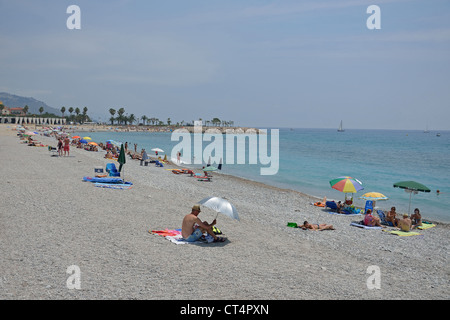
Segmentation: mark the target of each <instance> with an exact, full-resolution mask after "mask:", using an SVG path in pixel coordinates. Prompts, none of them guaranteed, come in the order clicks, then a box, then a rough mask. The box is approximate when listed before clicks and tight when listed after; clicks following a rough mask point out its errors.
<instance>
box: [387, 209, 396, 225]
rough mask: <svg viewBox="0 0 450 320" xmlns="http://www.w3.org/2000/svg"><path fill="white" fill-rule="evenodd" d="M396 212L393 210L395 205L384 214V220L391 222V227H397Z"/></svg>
mask: <svg viewBox="0 0 450 320" xmlns="http://www.w3.org/2000/svg"><path fill="white" fill-rule="evenodd" d="M396 215H397V212H395V207H392V208H391V211H388V213H387V214H386V221H387V222H388V223H390V224H391V226H392V227H396V228H397V227H398V219H397V217H396Z"/></svg>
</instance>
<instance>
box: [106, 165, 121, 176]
mask: <svg viewBox="0 0 450 320" xmlns="http://www.w3.org/2000/svg"><path fill="white" fill-rule="evenodd" d="M106 172H108V174H109V176H110V177H120V172H119V171H117V168H116V165H115V164H114V163H107V164H106Z"/></svg>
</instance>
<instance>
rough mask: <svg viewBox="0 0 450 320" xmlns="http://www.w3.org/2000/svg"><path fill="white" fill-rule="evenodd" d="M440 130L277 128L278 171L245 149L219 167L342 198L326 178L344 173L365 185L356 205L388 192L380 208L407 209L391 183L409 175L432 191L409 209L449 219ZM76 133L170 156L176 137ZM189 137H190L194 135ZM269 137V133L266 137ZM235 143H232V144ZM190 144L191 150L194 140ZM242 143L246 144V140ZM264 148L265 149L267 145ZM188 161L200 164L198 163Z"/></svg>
mask: <svg viewBox="0 0 450 320" xmlns="http://www.w3.org/2000/svg"><path fill="white" fill-rule="evenodd" d="M269 133H270V130H269ZM440 133H441V136H440V137H437V136H436V132H430V133H423V132H422V131H400V130H346V131H345V132H337V130H335V129H280V130H279V146H280V147H279V171H278V173H277V174H276V175H261V174H260V168H261V167H268V165H261V164H260V163H259V162H258V163H257V164H248V162H249V161H248V154H247V158H246V159H247V161H246V164H233V165H230V164H228V163H225V164H224V166H223V168H222V172H223V173H226V174H231V175H235V176H240V177H244V178H248V179H251V180H255V181H260V182H264V183H266V184H270V185H274V186H278V187H283V188H289V189H294V190H298V191H301V192H304V193H307V194H310V195H314V196H318V197H321V198H322V197H323V196H327V198H329V199H339V200H342V199H344V194H343V193H341V192H339V191H336V190H334V189H332V188H331V187H330V184H329V181H330V180H331V179H333V178H336V177H339V176H343V175H349V176H352V177H354V178H357V179H358V180H360V181H361V182H362V183H363V186H364V190H362V191H360V192H358V193H356V194H355V195H354V202H355V203H356V204H357V205H361V206H362V205H363V204H364V200H361V199H358V198H359V197H360V196H361V195H362V194H364V193H365V192H370V191H376V192H381V193H383V194H385V195H386V196H388V197H389V200H387V201H378V202H377V206H378V207H380V208H383V209H387V208H390V207H391V206H396V207H397V212H407V211H408V204H409V193H406V192H405V191H404V190H402V189H398V188H394V187H393V184H394V183H395V182H398V181H404V180H414V181H417V182H420V183H422V184H424V185H426V186H427V187H429V188H430V189H431V193H419V194H416V195H413V196H412V201H411V212H412V211H413V209H414V208H416V207H418V208H419V209H421V212H422V216H423V217H425V218H429V219H432V220H438V221H444V222H450V214H449V213H448V209H449V208H450V184H449V183H448V181H449V178H450V132H449V131H441V132H440ZM78 135H80V136H86V135H89V136H90V137H91V138H92V140H93V141H96V142H105V141H106V140H108V139H113V140H116V141H120V142H123V143H125V142H126V141H127V142H128V144H129V149H133V148H134V143H137V150H138V151H140V150H141V148H145V149H146V150H147V151H148V152H149V150H150V149H152V148H155V147H158V148H161V149H163V150H165V151H166V153H168V154H169V156H170V154H171V152H172V149H173V148H174V146H175V145H177V144H178V143H179V142H180V141H181V140H178V139H177V140H176V141H171V133H146V132H125V133H124V132H120V133H118V132H89V133H86V132H84V133H79V134H78ZM191 137H193V136H191ZM191 140H192V142H193V140H194V139H193V138H192V139H191ZM224 140H225V139H224ZM270 140H271V139H270V135H269V136H268V141H269V143H270ZM213 141H214V140H213ZM210 144H211V142H210V141H203V149H205V148H206V147H207V146H208V145H210ZM224 145H225V143H224ZM237 145H238V143H235V148H236V147H237ZM191 146H192V150H191V151H192V154H194V146H193V143H192V144H191ZM245 146H247V147H248V142H246V143H245ZM247 149H248V148H247ZM268 150H269V154H270V147H268ZM225 151H226V149H224V160H225V161H226V162H229V161H227V160H226V159H225ZM149 153H150V152H149ZM186 153H187V152H186ZM236 153H237V151H236V152H235V154H236ZM183 155H184V154H183ZM213 155H214V154H213ZM197 159H198V158H197ZM258 159H259V158H258ZM190 160H192V157H191V159H190ZM207 161H208V159H205V162H207ZM235 162H236V159H235ZM192 166H193V167H197V168H200V167H201V165H200V164H198V165H192ZM436 190H440V191H441V194H439V195H437V194H436Z"/></svg>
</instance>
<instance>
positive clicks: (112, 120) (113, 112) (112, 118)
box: [109, 108, 116, 125]
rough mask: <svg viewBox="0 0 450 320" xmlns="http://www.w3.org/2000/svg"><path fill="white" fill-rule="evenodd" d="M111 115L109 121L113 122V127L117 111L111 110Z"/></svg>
mask: <svg viewBox="0 0 450 320" xmlns="http://www.w3.org/2000/svg"><path fill="white" fill-rule="evenodd" d="M109 113H110V114H111V118H109V120H111V125H113V124H114V115H115V114H116V109H113V108H111V109H109Z"/></svg>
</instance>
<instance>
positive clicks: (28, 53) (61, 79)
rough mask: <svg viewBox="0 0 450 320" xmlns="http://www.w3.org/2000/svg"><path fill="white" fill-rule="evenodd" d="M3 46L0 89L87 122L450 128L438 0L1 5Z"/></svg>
mask: <svg viewBox="0 0 450 320" xmlns="http://www.w3.org/2000/svg"><path fill="white" fill-rule="evenodd" d="M70 5H77V6H78V7H79V8H80V19H79V21H80V27H81V29H69V28H68V27H67V20H69V21H70V22H72V18H73V17H72V13H73V12H72V11H70V12H69V13H67V8H68V7H69V6H70ZM370 5H377V6H378V7H379V9H380V11H379V18H380V19H379V20H377V21H379V23H380V27H381V28H380V29H369V28H368V27H367V20H368V19H369V20H370V22H373V20H372V18H371V16H372V14H373V12H372V11H371V12H370V13H367V8H368V7H369V6H370ZM0 46H1V49H0V92H8V93H11V94H17V95H22V96H27V97H33V98H36V99H38V100H42V101H44V102H45V103H47V104H48V105H49V106H51V107H54V108H57V109H60V108H61V107H62V106H65V107H66V109H68V108H69V107H74V108H76V107H79V108H80V109H82V108H84V107H87V108H88V114H89V115H90V116H91V118H93V119H94V120H100V121H106V120H108V119H109V118H110V114H109V109H110V108H114V109H116V110H118V109H119V108H124V109H125V113H126V114H128V115H130V114H134V115H135V117H136V118H140V117H142V116H143V115H145V116H147V117H148V118H152V117H156V118H158V119H160V120H162V121H164V122H166V121H167V119H168V118H170V119H171V121H172V123H176V122H181V121H184V122H190V121H193V120H198V119H200V118H201V119H203V120H211V119H213V118H219V119H220V120H226V121H234V124H235V125H237V126H252V127H260V128H283V127H288V128H289V127H291V128H337V127H338V125H339V122H340V121H341V120H342V121H343V123H344V128H345V129H359V128H363V129H364V128H370V129H408V130H409V129H411V130H415V129H416V130H424V129H425V128H426V127H428V128H429V129H430V130H450V122H449V121H448V120H449V119H450V1H448V0H432V1H426V0H420V1H417V0H370V1H366V0H340V1H337V0H305V1H300V0H278V1H269V0H214V1H211V0H167V1H162V0H158V1H154V0H142V1H139V0H108V1H93V0H90V1H87V0H71V1H63V0H47V1H43V0H15V1H11V0H0Z"/></svg>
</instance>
